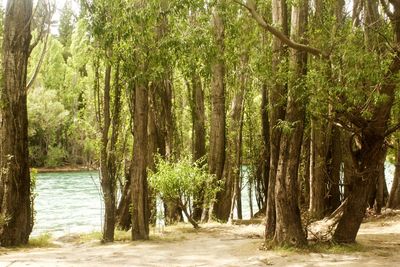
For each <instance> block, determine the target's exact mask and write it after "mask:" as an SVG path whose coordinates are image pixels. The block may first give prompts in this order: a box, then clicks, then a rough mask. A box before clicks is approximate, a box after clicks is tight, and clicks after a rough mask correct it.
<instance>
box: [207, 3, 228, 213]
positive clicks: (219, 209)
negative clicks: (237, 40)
mask: <svg viewBox="0 0 400 267" xmlns="http://www.w3.org/2000/svg"><path fill="white" fill-rule="evenodd" d="M222 2H223V1H219V2H218V4H217V6H216V8H215V10H214V11H213V33H214V42H215V47H216V55H215V58H214V60H213V62H212V66H211V72H212V84H211V102H212V111H211V128H210V152H209V159H208V166H209V171H210V173H211V174H214V175H215V177H216V179H217V180H222V179H223V177H224V176H223V170H224V163H225V60H224V49H225V48H224V46H225V45H224V39H225V37H224V31H225V30H224V21H223V18H222V17H221V12H222V11H221V9H222V4H223V3H222ZM230 186H231V183H230V181H225V183H224V186H223V189H222V190H221V191H219V192H218V193H217V196H216V203H214V205H213V211H212V215H213V216H215V218H216V219H218V220H222V221H227V220H228V218H229V212H230V201H231V199H232V198H231V190H230V188H229V187H230ZM227 196H229V197H227ZM210 215H211V214H210Z"/></svg>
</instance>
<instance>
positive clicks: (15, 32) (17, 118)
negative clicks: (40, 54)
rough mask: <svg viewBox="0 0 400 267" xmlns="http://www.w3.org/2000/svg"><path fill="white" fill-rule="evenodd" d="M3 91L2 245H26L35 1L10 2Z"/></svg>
mask: <svg viewBox="0 0 400 267" xmlns="http://www.w3.org/2000/svg"><path fill="white" fill-rule="evenodd" d="M6 11H7V12H5V22H4V33H3V59H2V71H3V73H2V79H1V92H0V102H1V105H0V169H1V170H2V171H1V172H0V201H1V202H0V216H1V219H2V220H5V221H6V223H4V224H1V225H0V245H1V246H16V245H20V244H26V243H27V242H28V239H29V235H30V233H31V231H32V227H33V212H32V203H31V197H32V196H31V188H30V186H31V181H30V174H29V152H28V114H27V98H26V94H27V91H26V80H27V66H28V57H29V45H30V40H31V33H30V29H31V27H30V24H31V19H32V1H31V0H14V1H8V2H7V7H6Z"/></svg>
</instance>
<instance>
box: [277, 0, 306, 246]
mask: <svg viewBox="0 0 400 267" xmlns="http://www.w3.org/2000/svg"><path fill="white" fill-rule="evenodd" d="M307 14H308V1H307V0H302V1H300V2H299V5H298V6H293V8H292V19H291V23H292V24H291V38H292V39H293V40H296V41H300V42H301V41H302V38H303V35H304V34H305V32H306V25H307ZM306 66H307V53H305V52H298V51H296V50H292V51H291V57H290V68H291V70H292V71H293V77H291V80H290V83H289V94H288V104H287V114H286V119H285V120H286V121H287V122H289V123H291V125H292V129H291V131H290V132H285V133H282V135H281V144H280V150H279V151H280V153H279V163H278V170H277V176H276V185H275V196H276V199H275V201H276V203H275V205H276V229H275V235H274V243H275V244H278V245H294V246H303V245H305V244H306V237H305V233H304V231H303V227H302V224H301V217H300V209H299V206H298V184H297V181H298V167H299V162H300V151H301V143H302V139H303V129H304V119H305V111H306V104H305V99H304V96H302V90H304V88H303V87H304V85H303V83H302V79H303V78H304V75H305V74H306Z"/></svg>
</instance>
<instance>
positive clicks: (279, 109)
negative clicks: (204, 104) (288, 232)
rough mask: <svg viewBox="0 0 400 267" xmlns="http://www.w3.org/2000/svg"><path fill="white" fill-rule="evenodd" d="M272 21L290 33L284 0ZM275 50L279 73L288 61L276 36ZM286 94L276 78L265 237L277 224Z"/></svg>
mask: <svg viewBox="0 0 400 267" xmlns="http://www.w3.org/2000/svg"><path fill="white" fill-rule="evenodd" d="M272 23H273V24H274V25H276V26H277V27H278V28H281V29H282V32H283V33H284V34H285V35H288V25H287V6H286V1H284V0H273V1H272ZM272 49H273V51H274V54H273V58H272V71H273V73H277V74H278V73H279V71H280V67H281V66H282V62H285V61H286V57H287V51H286V48H285V46H284V44H283V43H282V42H281V41H280V40H279V39H278V38H276V37H275V38H274V39H273V43H272ZM285 95H286V84H285V83H282V82H279V80H278V79H276V81H275V84H274V85H273V86H272V87H271V91H270V94H269V95H268V96H269V101H268V102H269V110H270V121H269V122H270V124H269V128H270V129H269V131H270V141H269V144H270V169H269V182H268V194H267V196H268V197H267V211H266V226H265V239H273V237H274V234H275V226H276V212H275V181H276V173H277V168H278V160H279V145H280V136H281V131H280V130H279V128H278V127H276V126H277V124H278V122H279V120H283V119H284V117H285V106H284V104H282V102H283V101H282V98H283V97H284V96H285Z"/></svg>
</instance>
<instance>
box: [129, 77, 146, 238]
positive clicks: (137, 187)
mask: <svg viewBox="0 0 400 267" xmlns="http://www.w3.org/2000/svg"><path fill="white" fill-rule="evenodd" d="M147 90H148V88H147V86H146V84H145V83H144V81H139V82H137V83H136V86H135V104H134V108H135V112H134V138H135V140H134V146H133V172H132V178H131V182H132V240H143V239H149V215H150V214H149V203H148V186H147V149H148V144H147V120H148V92H147Z"/></svg>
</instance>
